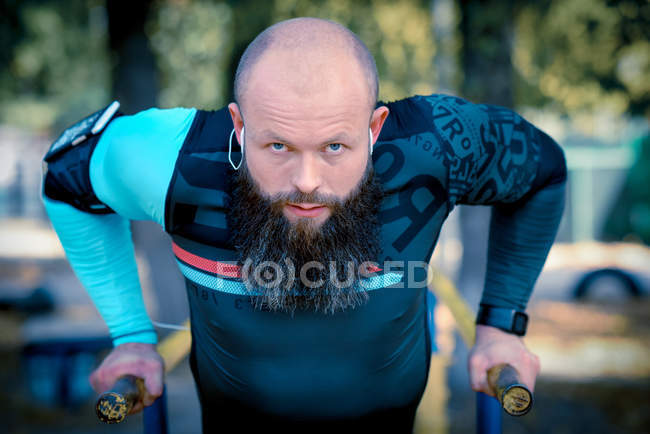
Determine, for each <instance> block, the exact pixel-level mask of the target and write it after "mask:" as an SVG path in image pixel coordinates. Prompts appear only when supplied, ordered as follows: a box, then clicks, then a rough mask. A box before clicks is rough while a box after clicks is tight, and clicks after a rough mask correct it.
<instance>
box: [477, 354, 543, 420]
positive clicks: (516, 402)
mask: <svg viewBox="0 0 650 434" xmlns="http://www.w3.org/2000/svg"><path fill="white" fill-rule="evenodd" d="M487 377H488V384H489V385H490V388H491V389H492V391H493V392H494V394H495V395H496V397H497V399H498V400H499V403H500V404H501V407H503V409H504V410H505V411H506V413H508V414H509V415H511V416H523V415H524V414H526V413H528V412H529V411H530V409H531V408H532V407H533V394H532V393H531V391H530V390H528V388H527V387H526V386H524V385H523V384H522V383H521V380H519V372H517V370H516V369H515V368H513V367H512V366H511V365H508V364H505V363H504V364H501V365H497V366H495V367H493V368H490V370H489V371H488V373H487Z"/></svg>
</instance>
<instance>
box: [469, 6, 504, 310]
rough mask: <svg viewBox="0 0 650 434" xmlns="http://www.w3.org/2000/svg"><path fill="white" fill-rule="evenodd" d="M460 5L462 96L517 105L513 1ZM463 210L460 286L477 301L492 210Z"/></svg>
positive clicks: (472, 99) (479, 100)
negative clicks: (514, 69) (515, 102)
mask: <svg viewBox="0 0 650 434" xmlns="http://www.w3.org/2000/svg"><path fill="white" fill-rule="evenodd" d="M460 7H461V22H460V29H461V33H462V39H463V49H462V52H461V64H462V69H463V72H464V79H463V82H462V84H461V93H462V96H463V97H465V98H467V99H469V100H470V101H472V102H476V103H487V104H496V105H501V106H505V107H512V105H513V89H512V87H513V70H512V63H511V51H512V38H513V13H514V12H513V11H514V5H513V1H512V0H487V1H478V0H461V1H460ZM459 212H460V215H459V218H460V227H461V239H462V242H463V258H462V263H461V268H460V275H459V281H458V285H459V288H460V289H461V291H462V292H463V293H464V294H465V296H466V297H468V298H469V301H470V302H471V303H472V304H473V305H476V303H477V302H478V300H479V298H480V294H481V291H482V289H483V282H484V277H485V268H486V261H487V241H488V232H489V220H490V208H489V207H485V206H462V207H461V208H460V210H459Z"/></svg>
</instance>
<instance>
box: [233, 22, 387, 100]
mask: <svg viewBox="0 0 650 434" xmlns="http://www.w3.org/2000/svg"><path fill="white" fill-rule="evenodd" d="M281 52H290V53H292V54H293V59H295V61H296V62H301V63H303V62H304V63H309V59H313V58H314V57H319V56H320V57H321V59H320V60H321V61H323V62H328V61H330V59H332V60H334V59H336V61H337V62H340V63H341V64H340V65H338V66H339V67H340V68H348V69H351V70H352V72H351V73H352V74H357V75H359V78H360V79H363V80H365V81H366V82H367V85H368V86H367V87H368V103H369V106H370V107H371V108H374V106H375V103H376V101H377V94H378V88H379V81H378V78H377V67H376V65H375V60H374V59H373V57H372V55H371V54H370V52H369V51H368V48H367V47H366V46H365V44H364V43H363V42H362V41H361V40H360V39H359V38H358V37H357V36H356V35H355V34H354V33H353V32H351V31H350V30H348V29H347V28H345V27H344V26H342V25H340V24H338V23H335V22H333V21H328V20H323V19H318V18H295V19H291V20H287V21H282V22H279V23H277V24H274V25H273V26H271V27H269V28H267V29H266V30H264V31H263V32H262V33H260V34H259V35H258V36H257V37H256V38H255V39H254V40H253V42H251V43H250V44H249V46H248V47H247V48H246V51H244V54H243V55H242V57H241V59H240V61H239V65H238V66H237V72H236V74H235V100H236V101H237V103H238V104H239V105H240V106H241V104H242V103H243V102H244V100H245V99H246V93H247V90H248V83H249V82H250V78H251V74H252V73H253V72H254V70H255V66H256V65H257V64H258V63H259V60H260V59H261V58H262V57H264V56H266V55H269V56H273V55H274V53H281ZM355 63H356V65H355ZM312 64H313V65H316V67H317V65H318V62H312ZM286 66H287V67H289V68H292V67H293V65H286ZM298 66H299V65H296V67H298ZM307 68H309V65H307ZM307 70H308V71H309V69H307ZM317 72H318V71H315V70H314V69H313V67H312V70H311V71H310V72H308V73H309V74H311V73H317Z"/></svg>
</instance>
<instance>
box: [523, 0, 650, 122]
mask: <svg viewBox="0 0 650 434" xmlns="http://www.w3.org/2000/svg"><path fill="white" fill-rule="evenodd" d="M515 34H516V37H515V43H514V47H513V60H514V65H515V68H516V70H517V72H518V74H519V80H518V81H517V86H516V101H517V103H518V104H525V105H531V106H538V107H539V106H550V107H552V108H553V109H555V110H557V111H559V112H561V113H564V114H568V115H571V116H573V117H575V116H580V115H581V114H587V115H589V114H591V113H594V112H595V111H608V112H610V113H612V114H613V115H615V116H617V115H621V114H623V113H626V112H627V113H631V114H643V113H644V112H646V113H647V111H648V110H649V109H650V79H648V77H650V2H648V1H647V0H572V1H563V0H543V1H528V2H526V3H525V4H523V6H522V7H521V8H520V10H519V11H518V13H517V17H516V33H515Z"/></svg>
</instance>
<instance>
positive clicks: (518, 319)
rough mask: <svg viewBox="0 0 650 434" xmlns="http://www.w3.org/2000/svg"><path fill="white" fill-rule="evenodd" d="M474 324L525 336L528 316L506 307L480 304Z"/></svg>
mask: <svg viewBox="0 0 650 434" xmlns="http://www.w3.org/2000/svg"><path fill="white" fill-rule="evenodd" d="M476 324H481V325H487V326H491V327H496V328H498V329H501V330H503V331H504V332H508V333H512V334H514V335H517V336H523V335H525V334H526V327H527V326H528V315H526V314H525V313H524V312H519V311H518V310H515V309H509V308H507V307H495V306H490V305H487V304H482V305H480V307H479V309H478V315H477V316H476Z"/></svg>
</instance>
